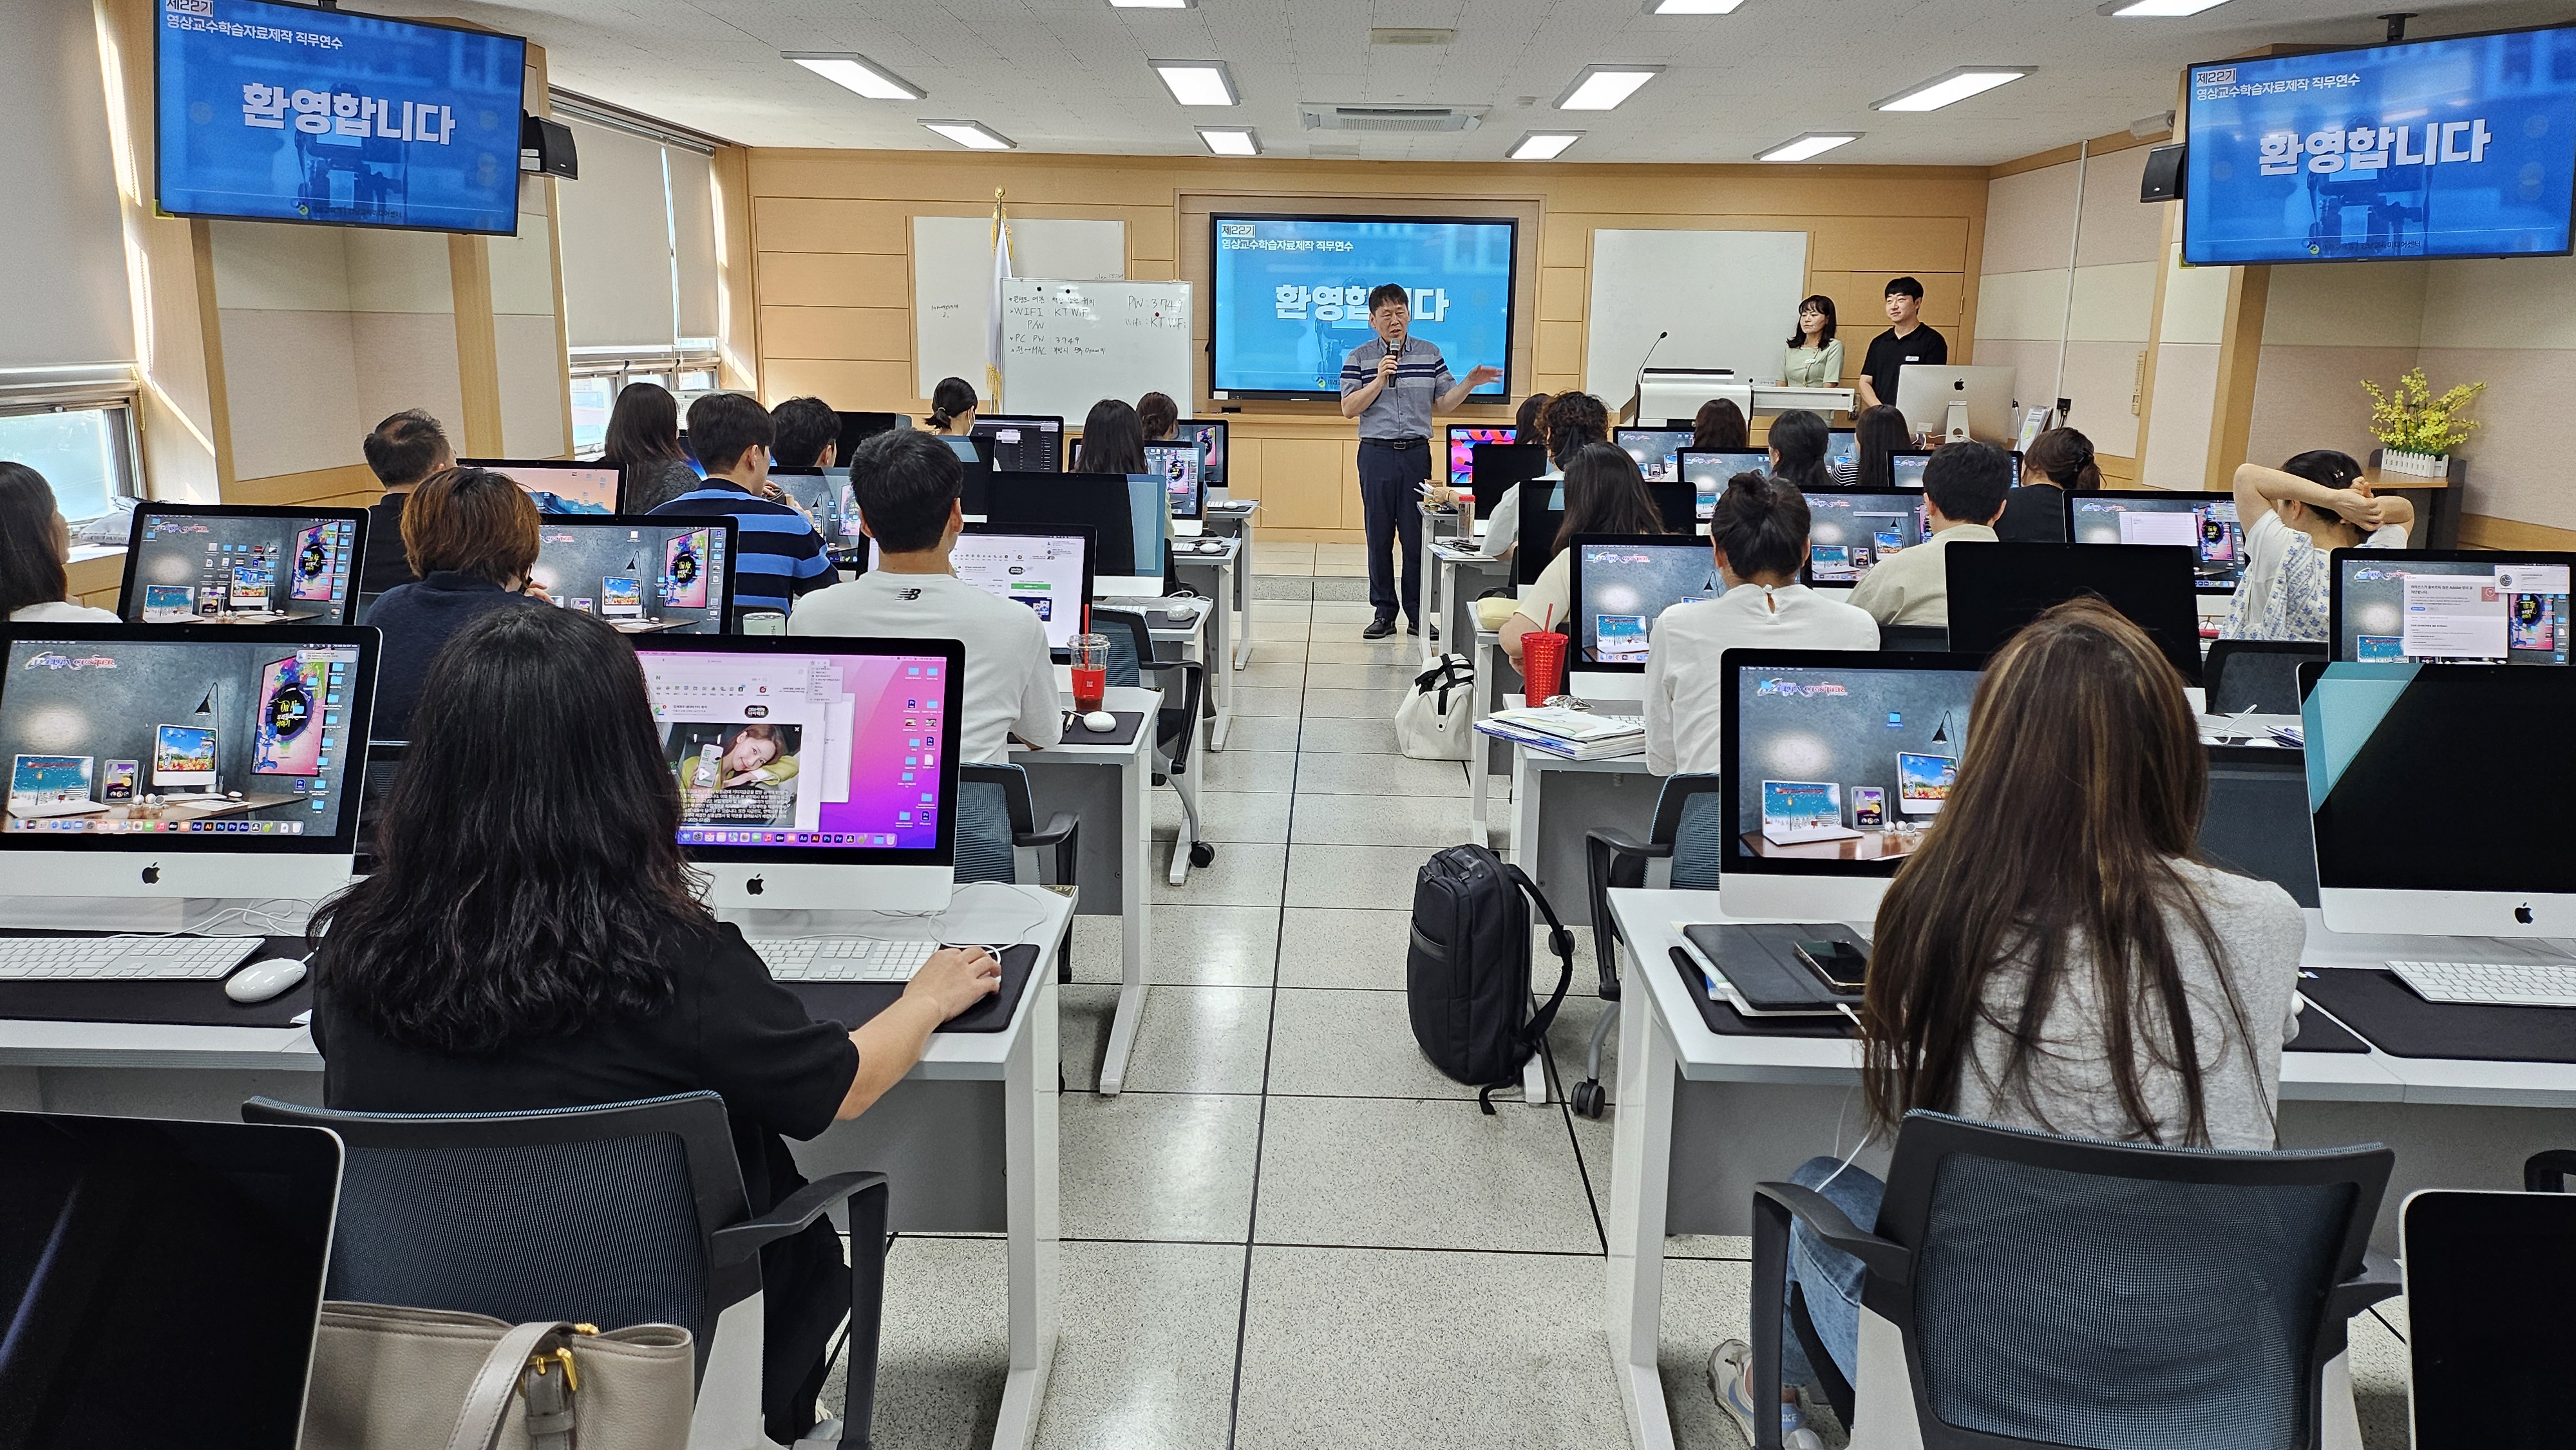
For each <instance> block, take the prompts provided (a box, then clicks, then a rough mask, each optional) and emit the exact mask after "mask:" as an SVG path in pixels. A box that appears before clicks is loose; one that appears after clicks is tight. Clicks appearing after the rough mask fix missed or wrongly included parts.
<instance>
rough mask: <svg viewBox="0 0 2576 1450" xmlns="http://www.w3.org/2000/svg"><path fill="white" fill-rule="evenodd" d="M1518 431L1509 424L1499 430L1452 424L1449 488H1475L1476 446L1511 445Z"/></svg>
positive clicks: (1473, 424)
mask: <svg viewBox="0 0 2576 1450" xmlns="http://www.w3.org/2000/svg"><path fill="white" fill-rule="evenodd" d="M1517 431H1518V430H1516V429H1514V428H1513V427H1511V426H1510V425H1509V424H1505V425H1504V426H1502V427H1499V428H1493V427H1487V426H1485V425H1483V424H1476V423H1452V424H1450V425H1449V432H1448V435H1447V440H1448V447H1449V486H1450V487H1451V488H1468V489H1472V488H1474V487H1475V486H1476V445H1477V444H1479V443H1509V442H1511V441H1513V436H1514V434H1515V433H1516V432H1517ZM1541 471H1542V472H1544V471H1545V470H1544V469H1542V470H1541Z"/></svg>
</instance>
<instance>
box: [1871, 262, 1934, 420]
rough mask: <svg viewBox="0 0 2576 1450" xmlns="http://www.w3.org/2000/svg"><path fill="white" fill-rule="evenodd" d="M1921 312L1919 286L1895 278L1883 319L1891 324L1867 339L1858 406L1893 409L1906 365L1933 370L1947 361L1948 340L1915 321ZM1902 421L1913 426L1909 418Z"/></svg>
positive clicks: (1921, 287)
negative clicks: (1867, 355) (1867, 347)
mask: <svg viewBox="0 0 2576 1450" xmlns="http://www.w3.org/2000/svg"><path fill="white" fill-rule="evenodd" d="M1922 311H1923V284H1922V283H1920V282H1917V281H1915V280H1914V279H1913V278H1911V277H1899V278H1897V279H1896V280H1895V281H1893V282H1890V283H1888V284H1887V320H1888V321H1889V322H1890V323H1892V324H1894V325H1893V326H1891V327H1889V328H1888V329H1887V331H1885V332H1882V333H1880V334H1879V335H1878V336H1876V337H1874V338H1871V339H1870V342H1869V358H1868V360H1867V361H1866V362H1863V363H1862V364H1861V369H1860V405H1861V406H1862V407H1864V408H1875V407H1877V406H1878V405H1879V404H1881V403H1885V404H1887V405H1888V406H1889V407H1891V408H1892V407H1894V406H1896V375H1897V373H1898V372H1900V371H1901V370H1903V368H1904V367H1905V365H1906V364H1907V363H1926V364H1930V365H1933V366H1936V367H1937V366H1940V365H1942V364H1944V363H1947V362H1949V361H1950V344H1949V341H1948V340H1947V339H1945V338H1943V337H1942V336H1941V334H1939V333H1937V332H1934V331H1933V330H1932V329H1931V328H1928V327H1926V326H1924V325H1923V324H1922V322H1920V321H1919V320H1918V315H1919V314H1920V313H1921V312H1922ZM1906 421H1907V425H1908V426H1909V427H1911V426H1912V425H1913V420H1912V419H1908V420H1906ZM1914 431H1916V432H1918V433H1919V432H1921V431H1922V430H1921V429H1920V428H1916V429H1915V430H1914Z"/></svg>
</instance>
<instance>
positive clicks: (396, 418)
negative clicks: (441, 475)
mask: <svg viewBox="0 0 2576 1450" xmlns="http://www.w3.org/2000/svg"><path fill="white" fill-rule="evenodd" d="M358 446H359V448H360V450H361V451H363V452H364V453H365V454H366V455H367V471H368V472H370V473H372V474H374V475H375V476H376V482H378V483H381V484H383V485H384V486H385V496H384V497H383V498H380V499H378V500H376V501H375V502H374V503H372V504H370V505H368V506H367V559H366V563H365V564H364V565H362V566H361V567H360V568H359V570H358V597H359V598H360V599H362V600H366V599H373V598H375V597H376V596H377V595H379V594H382V593H384V592H385V591H386V590H388V589H393V588H396V587H398V586H400V585H404V584H409V583H410V582H411V581H412V572H411V564H410V561H408V560H406V559H405V558H404V557H403V541H402V516H403V504H404V502H405V501H406V500H408V499H409V498H410V497H411V492H412V490H413V489H415V488H418V487H420V483H421V480H422V479H425V478H427V477H429V476H430V475H431V474H433V473H436V472H438V471H439V470H440V469H443V468H454V467H455V466H456V450H455V449H453V448H451V447H449V446H448V443H447V433H446V431H445V430H444V429H442V428H440V427H439V426H438V420H437V419H436V418H433V417H431V416H429V415H428V414H427V413H424V412H422V411H421V410H420V409H418V408H410V409H406V410H404V411H403V412H400V413H396V414H394V415H393V416H392V417H390V418H387V419H386V420H385V421H383V422H381V423H378V424H377V425H376V431H374V432H373V433H370V434H368V435H367V441H366V442H364V443H361V444H360V445H358Z"/></svg>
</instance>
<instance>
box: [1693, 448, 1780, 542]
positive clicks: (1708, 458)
mask: <svg viewBox="0 0 2576 1450" xmlns="http://www.w3.org/2000/svg"><path fill="white" fill-rule="evenodd" d="M1675 458H1676V462H1675V464H1674V466H1675V467H1676V468H1678V469H1679V470H1680V471H1681V477H1682V482H1684V483H1687V484H1689V485H1690V486H1691V492H1692V494H1693V496H1694V500H1695V501H1694V503H1693V505H1692V507H1693V508H1694V509H1695V510H1696V511H1697V513H1698V515H1699V519H1700V521H1701V522H1702V523H1706V522H1707V521H1708V516H1709V514H1710V513H1711V512H1712V511H1714V510H1715V509H1716V508H1717V496H1718V495H1719V494H1721V493H1724V492H1726V482H1727V480H1728V479H1731V478H1733V477H1735V475H1737V474H1739V473H1769V472H1770V471H1771V455H1770V454H1769V453H1768V452H1766V451H1764V450H1762V449H1759V448H1750V449H1745V450H1742V451H1740V452H1738V451H1710V450H1707V449H1700V448H1685V449H1683V450H1682V451H1681V452H1680V453H1679V454H1677V455H1675Z"/></svg>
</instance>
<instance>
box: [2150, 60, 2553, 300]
mask: <svg viewBox="0 0 2576 1450" xmlns="http://www.w3.org/2000/svg"><path fill="white" fill-rule="evenodd" d="M2186 134H2187V135H2188V136H2189V138H2190V145H2191V150H2190V152H2189V164H2188V167H2187V175H2186V178H2185V183H2184V194H2185V201H2184V206H2183V258H2184V260H2186V261H2189V262H2192V263H2195V264H2203V265H2227V264H2237V263H2251V262H2310V261H2315V262H2323V261H2337V260H2349V259H2353V258H2363V257H2488V256H2515V255H2544V254H2549V253H2557V252H2565V251H2566V250H2567V249H2568V211H2569V207H2570V203H2571V201H2576V28H2569V27H2561V28H2558V29H2554V30H2525V31H2514V32H2510V33H2506V34H2502V35H2479V36H2464V37H2459V38H2456V39H2449V40H2428V41H2418V42H2414V43H2411V44H2406V45H2383V46H2374V47H2371V48H2369V49H2366V50H2339V51H2328V52H2324V53H2321V54H2315V55H2299V56H2285V57H2281V58H2278V59H2271V60H2238V61H2228V62H2225V63H2222V64H2215V65H2201V66H2194V67H2192V69H2191V112H2190V120H2189V122H2188V131H2187V133H2186Z"/></svg>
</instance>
